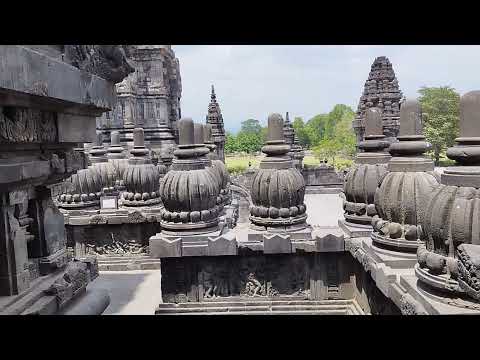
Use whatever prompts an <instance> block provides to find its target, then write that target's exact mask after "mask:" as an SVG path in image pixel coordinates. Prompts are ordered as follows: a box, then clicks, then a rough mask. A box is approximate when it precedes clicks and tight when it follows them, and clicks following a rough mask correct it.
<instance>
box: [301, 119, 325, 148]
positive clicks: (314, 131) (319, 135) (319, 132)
mask: <svg viewBox="0 0 480 360" xmlns="http://www.w3.org/2000/svg"><path fill="white" fill-rule="evenodd" d="M327 121H328V114H319V115H315V116H314V117H313V118H311V119H310V120H308V121H307V124H306V125H305V131H306V133H307V136H308V138H309V141H310V145H311V146H317V145H318V144H320V142H321V141H322V140H323V138H324V137H325V128H326V124H327Z"/></svg>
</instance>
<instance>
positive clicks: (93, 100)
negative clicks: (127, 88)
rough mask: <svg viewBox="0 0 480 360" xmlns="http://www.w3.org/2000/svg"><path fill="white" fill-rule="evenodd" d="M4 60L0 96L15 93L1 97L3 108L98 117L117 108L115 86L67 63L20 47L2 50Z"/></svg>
mask: <svg viewBox="0 0 480 360" xmlns="http://www.w3.org/2000/svg"><path fill="white" fill-rule="evenodd" d="M0 59H2V62H1V63H0V94H1V93H8V92H15V94H14V95H15V96H6V97H5V98H4V99H3V96H1V95H0V97H1V98H2V101H1V103H2V105H10V106H27V107H37V108H43V109H45V110H47V109H51V108H52V106H53V108H54V109H55V110H57V111H58V110H59V108H62V107H63V111H60V112H66V113H71V111H73V110H77V111H75V113H78V110H79V109H81V108H83V111H84V112H85V113H91V114H92V115H94V116H100V114H101V113H102V112H103V111H106V110H110V109H113V107H114V105H115V89H114V86H113V84H111V83H110V82H108V81H106V80H104V79H102V78H100V77H98V76H96V75H92V74H89V73H87V72H84V71H80V70H79V69H77V68H75V67H73V66H71V65H69V64H67V63H65V62H62V61H59V60H57V59H54V58H51V57H49V56H47V55H45V54H42V53H40V52H37V51H34V50H32V49H29V48H27V47H23V46H18V45H3V46H0ZM12 74H15V76H12ZM22 96H23V97H24V98H23V100H22ZM25 96H27V97H26V98H25ZM95 113H96V114H95Z"/></svg>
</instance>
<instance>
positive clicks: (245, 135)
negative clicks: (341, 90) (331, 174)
mask: <svg viewBox="0 0 480 360" xmlns="http://www.w3.org/2000/svg"><path fill="white" fill-rule="evenodd" d="M354 116H355V113H354V111H353V110H352V109H351V108H350V107H349V106H347V105H343V104H338V105H335V106H334V108H333V109H332V111H330V112H329V113H328V114H318V115H316V116H314V117H313V118H311V119H310V120H308V121H307V122H306V123H305V122H304V120H303V118H301V117H296V118H295V119H294V120H293V123H292V126H293V128H294V129H295V134H296V135H297V138H298V141H299V143H300V145H302V146H303V147H304V148H312V149H314V151H315V150H317V152H316V153H317V154H318V156H325V157H326V158H332V159H333V157H335V156H336V155H340V156H343V157H349V156H351V155H353V154H355V145H356V143H355V134H354V132H353V129H352V121H353V119H354ZM266 136H267V128H266V127H262V125H261V124H260V122H259V121H258V120H256V119H248V120H245V121H243V122H242V125H241V130H240V131H239V132H238V134H237V135H233V134H230V133H227V138H226V144H225V151H226V152H227V153H233V152H247V153H252V152H257V151H260V150H261V148H262V146H263V144H264V142H265V140H266Z"/></svg>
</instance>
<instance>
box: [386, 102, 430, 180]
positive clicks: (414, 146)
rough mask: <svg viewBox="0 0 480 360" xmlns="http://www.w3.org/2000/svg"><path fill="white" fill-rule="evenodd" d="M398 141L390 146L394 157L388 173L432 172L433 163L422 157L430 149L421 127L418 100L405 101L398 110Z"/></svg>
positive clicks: (420, 110)
mask: <svg viewBox="0 0 480 360" xmlns="http://www.w3.org/2000/svg"><path fill="white" fill-rule="evenodd" d="M397 139H398V140H399V141H398V142H396V143H393V144H392V145H390V149H389V151H390V154H392V156H393V157H394V158H393V159H392V160H391V161H390V163H389V165H388V169H389V171H433V168H434V164H433V161H432V160H430V159H427V158H425V157H423V156H422V155H423V154H424V153H425V151H427V150H428V149H429V148H430V144H429V143H428V142H426V141H425V136H423V126H422V108H421V106H420V103H419V102H418V100H413V99H410V100H405V102H403V103H402V107H401V109H400V135H399V136H398V137H397Z"/></svg>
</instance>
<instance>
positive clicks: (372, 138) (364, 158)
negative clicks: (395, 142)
mask: <svg viewBox="0 0 480 360" xmlns="http://www.w3.org/2000/svg"><path fill="white" fill-rule="evenodd" d="M388 146H389V143H388V142H387V141H385V135H383V124H382V111H381V110H380V109H378V108H375V107H373V108H370V109H367V111H366V112H365V140H364V141H362V142H360V143H359V145H358V147H359V149H362V150H363V151H364V152H363V153H359V154H358V155H357V158H356V163H357V164H384V163H387V162H388V161H389V160H390V156H389V155H388V154H387V153H385V152H383V151H382V150H383V149H385V148H387V147H388Z"/></svg>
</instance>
